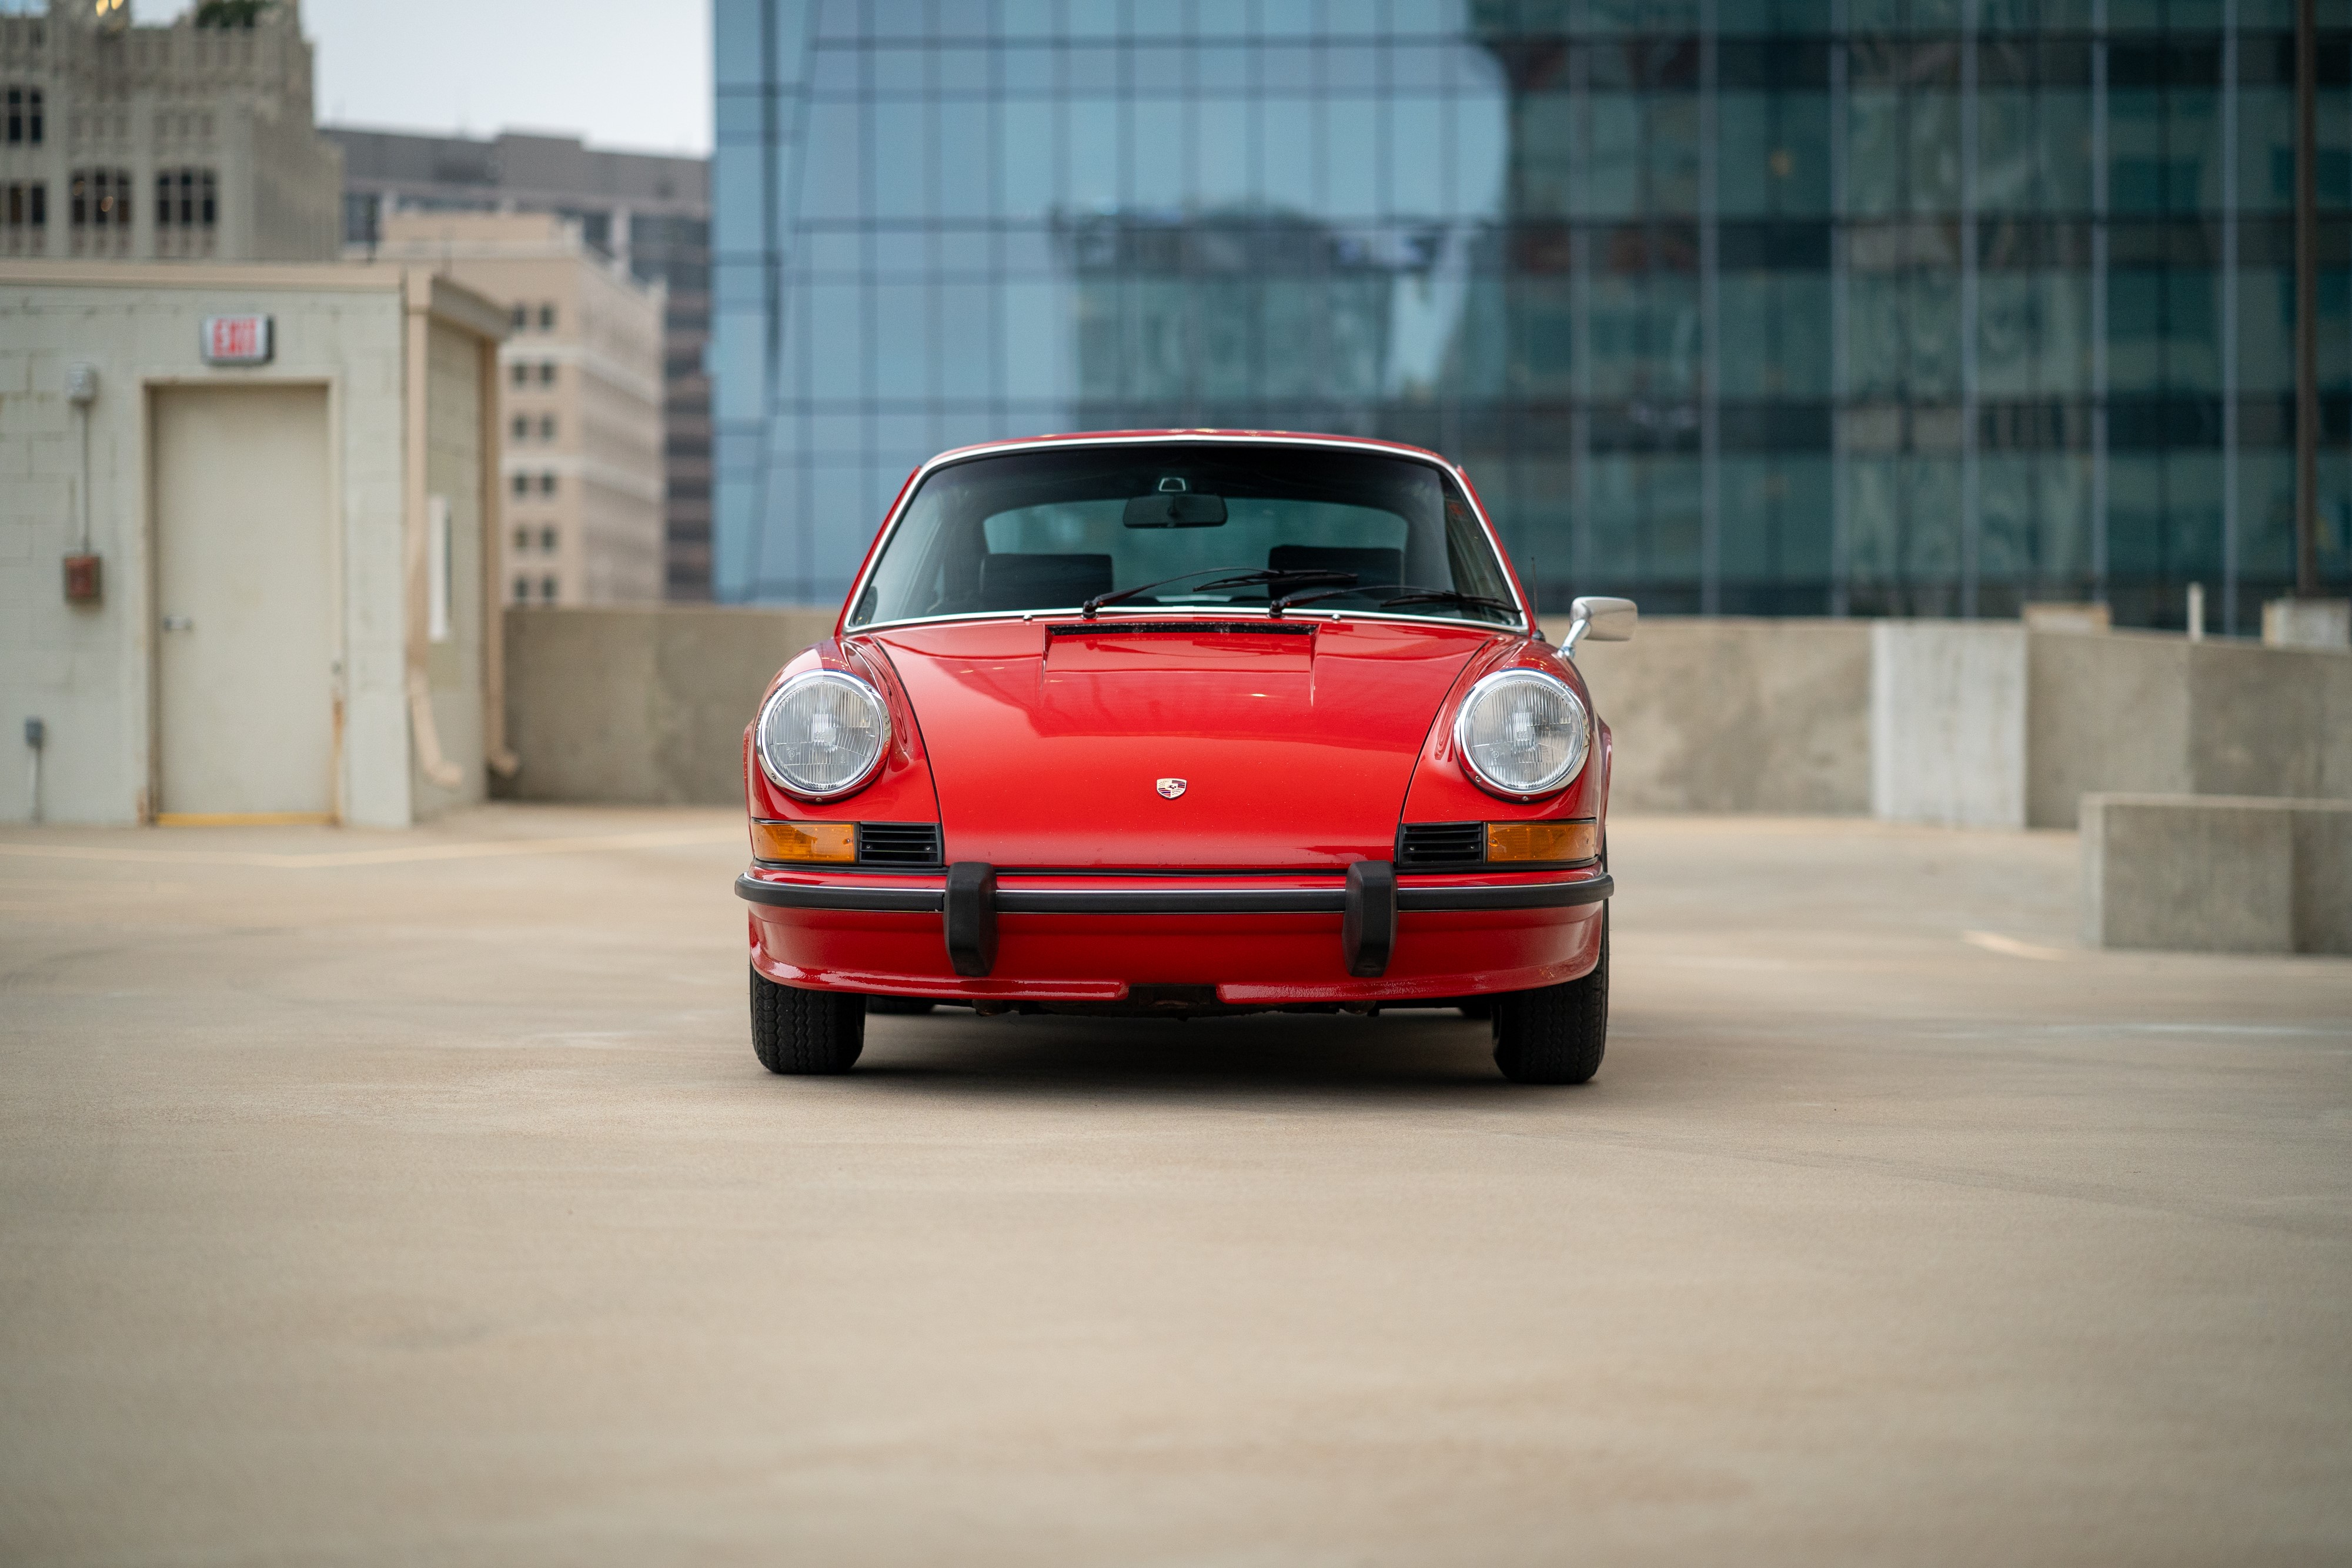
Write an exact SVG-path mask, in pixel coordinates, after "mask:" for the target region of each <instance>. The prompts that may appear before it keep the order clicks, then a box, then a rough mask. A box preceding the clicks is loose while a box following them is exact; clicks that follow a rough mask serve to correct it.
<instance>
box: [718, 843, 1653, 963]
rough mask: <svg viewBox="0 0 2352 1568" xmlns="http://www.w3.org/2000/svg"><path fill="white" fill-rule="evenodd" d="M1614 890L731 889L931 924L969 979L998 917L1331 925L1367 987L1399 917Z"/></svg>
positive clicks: (1366, 864)
mask: <svg viewBox="0 0 2352 1568" xmlns="http://www.w3.org/2000/svg"><path fill="white" fill-rule="evenodd" d="M1616 885H1617V884H1616V883H1615V881H1614V880H1613V879H1612V877H1611V876H1610V874H1609V873H1607V872H1605V871H1604V872H1601V873H1598V874H1596V875H1592V876H1587V877H1581V878H1579V879H1577V880H1575V881H1558V880H1553V881H1544V882H1523V883H1483V884H1474V885H1467V886H1465V885H1462V884H1458V883H1456V884H1440V885H1435V886H1430V885H1422V886H1415V885H1412V883H1403V884H1400V883H1399V882H1398V880H1397V876H1396V872H1395V869H1394V868H1393V867H1392V866H1391V864H1390V863H1389V862H1386V861H1359V862H1356V863H1355V864H1353V865H1351V866H1349V868H1348V874H1347V877H1346V880H1345V881H1344V882H1343V883H1340V884H1339V885H1336V886H1331V887H1268V888H1257V887H1205V888H1192V887H1181V886H1179V887H1136V888H1129V887H1119V888H1019V887H1013V888H1008V887H1004V886H1003V885H1001V884H1000V883H999V882H998V880H997V872H996V868H995V867H993V866H991V865H988V864H986V863H984V862H979V861H961V862H957V863H956V864H954V865H952V866H950V867H949V868H948V870H947V874H946V875H945V877H943V878H942V879H941V880H940V881H939V882H937V883H932V882H929V881H926V882H924V883H919V884H918V885H915V886H912V887H877V886H875V885H873V884H872V883H859V884H856V885H847V884H842V883H784V882H763V881H761V879H759V878H758V877H755V876H752V875H750V874H749V873H746V874H744V875H741V876H739V877H737V878H736V879H735V892H736V894H737V895H738V896H739V897H741V898H744V899H747V900H749V901H750V902H751V903H753V904H766V905H768V906H770V907H772V908H778V909H819V910H841V911H856V912H866V913H895V914H907V915H939V916H940V924H941V926H942V928H943V935H944V936H945V937H946V940H947V947H948V956H949V957H950V959H951V960H952V961H953V963H954V965H955V970H956V973H957V974H959V975H963V976H968V977H979V976H984V975H986V974H987V973H988V972H989V971H990V970H991V969H992V968H993V967H995V963H996V917H997V916H998V915H1339V916H1340V917H1341V920H1340V945H1341V947H1342V949H1343V953H1344V956H1345V957H1346V959H1347V964H1348V973H1349V974H1350V975H1353V976H1358V977H1377V976H1379V975H1381V973H1383V972H1384V971H1385V970H1386V969H1387V967H1388V962H1389V956H1390V954H1391V952H1393V951H1394V950H1395V947H1396V925H1397V916H1398V915H1400V914H1415V915H1417V914H1424V913H1456V912H1465V911H1481V910H1498V909H1573V908H1576V907H1578V906H1580V905H1582V904H1599V903H1601V902H1602V901H1603V900H1604V899H1606V898H1608V897H1609V895H1610V894H1612V893H1613V892H1614V891H1615V890H1616Z"/></svg>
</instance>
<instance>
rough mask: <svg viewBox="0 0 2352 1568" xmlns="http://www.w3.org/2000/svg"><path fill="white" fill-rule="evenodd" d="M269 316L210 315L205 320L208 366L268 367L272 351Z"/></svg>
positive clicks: (206, 361)
mask: <svg viewBox="0 0 2352 1568" xmlns="http://www.w3.org/2000/svg"><path fill="white" fill-rule="evenodd" d="M270 336H271V334H270V330H269V318H268V317H267V316H207V317H205V363H206V364H208V365H266V364H268V362H269V350H270Z"/></svg>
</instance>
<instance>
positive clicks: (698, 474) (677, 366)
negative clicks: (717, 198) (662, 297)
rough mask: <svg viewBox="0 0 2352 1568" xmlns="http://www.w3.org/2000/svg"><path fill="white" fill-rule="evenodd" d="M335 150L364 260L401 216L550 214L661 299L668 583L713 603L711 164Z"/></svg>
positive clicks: (451, 145)
mask: <svg viewBox="0 0 2352 1568" xmlns="http://www.w3.org/2000/svg"><path fill="white" fill-rule="evenodd" d="M325 134H326V135H327V136H328V137H329V138H331V140H332V141H334V142H335V143H336V144H337V145H338V146H340V147H341V148H342V150H343V161H344V162H343V168H344V190H343V237H344V240H345V243H346V244H348V245H350V246H353V247H355V248H356V249H358V250H359V251H360V252H361V253H362V254H365V252H366V250H367V248H368V246H370V245H372V244H373V243H374V242H375V241H376V240H377V239H378V238H380V237H381V235H382V234H383V223H384V221H385V217H386V215H387V214H393V213H397V212H410V211H423V212H533V213H554V214H560V215H561V216H563V217H565V218H569V219H571V220H572V222H573V223H575V224H576V225H578V226H579V229H580V233H581V234H582V235H583V237H584V238H585V239H586V240H587V242H588V244H589V245H590V246H593V247H594V248H595V249H597V250H600V251H602V252H603V253H604V254H605V255H606V256H612V257H613V258H614V259H615V260H617V261H619V262H620V263H621V264H622V265H623V266H624V267H627V268H628V269H629V270H630V271H631V272H632V273H634V274H635V276H636V277H638V278H639V279H641V280H643V281H644V282H646V283H659V284H661V285H663V286H664V287H666V288H667V290H668V294H667V300H668V303H667V306H666V307H665V311H666V314H665V317H664V320H663V342H662V414H663V423H664V434H663V469H664V500H663V514H664V529H665V543H664V546H663V554H664V568H663V578H664V585H665V591H666V593H667V596H668V597H669V598H672V599H707V598H709V596H710V383H709V380H708V379H707V378H706V377H705V375H704V373H703V364H702V355H703V346H704V344H705V342H706V341H707V340H708V339H709V331H710V191H709V175H710V168H709V163H708V162H706V161H705V160H703V159H700V158H682V157H676V156H672V155H669V154H667V153H658V152H613V151H610V150H607V149H604V148H597V147H587V146H583V144H582V143H581V141H580V140H579V139H578V138H577V137H566V136H534V135H526V134H522V133H520V132H514V131H509V132H507V133H506V134H504V135H500V136H498V137H495V138H490V139H478V138H473V137H465V136H417V135H411V134H407V133H404V132H401V131H363V130H358V129H355V128H352V127H350V126H329V127H327V128H325Z"/></svg>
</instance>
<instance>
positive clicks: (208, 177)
mask: <svg viewBox="0 0 2352 1568" xmlns="http://www.w3.org/2000/svg"><path fill="white" fill-rule="evenodd" d="M219 212H220V207H219V203H218V200H217V185H216V182H215V179H214V177H213V172H212V171H211V170H210V169H164V170H160V171H158V172H157V173H156V175H155V226H156V227H157V228H159V229H194V228H205V229H208V228H211V227H213V226H215V224H216V223H217V222H218V221H219Z"/></svg>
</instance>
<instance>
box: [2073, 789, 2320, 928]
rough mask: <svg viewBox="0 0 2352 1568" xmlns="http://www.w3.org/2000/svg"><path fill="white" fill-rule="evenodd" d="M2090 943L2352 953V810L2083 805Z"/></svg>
mask: <svg viewBox="0 0 2352 1568" xmlns="http://www.w3.org/2000/svg"><path fill="white" fill-rule="evenodd" d="M2081 814H2082V831H2083V841H2082V842H2083V848H2082V856H2083V860H2082V864H2083V939H2084V942H2085V943H2087V944H2088V945H2090V946H2095V947H2146V948H2158V949H2167V950H2171V951H2176V952H2201V953H2352V801H2344V800H2265V799H2258V798H2252V797H2247V796H2220V795H2124V794H2092V795H2085V796H2084V797H2083V800H2082V805H2081Z"/></svg>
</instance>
